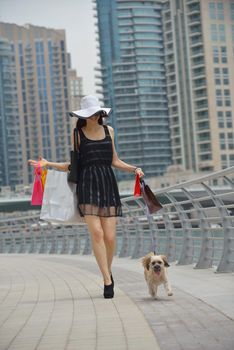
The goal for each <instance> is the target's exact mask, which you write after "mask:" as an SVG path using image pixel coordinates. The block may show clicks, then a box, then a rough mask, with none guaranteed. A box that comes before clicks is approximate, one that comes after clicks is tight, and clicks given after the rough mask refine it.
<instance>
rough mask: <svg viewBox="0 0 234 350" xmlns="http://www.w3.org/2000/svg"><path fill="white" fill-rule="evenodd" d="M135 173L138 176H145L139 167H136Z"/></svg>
mask: <svg viewBox="0 0 234 350" xmlns="http://www.w3.org/2000/svg"><path fill="white" fill-rule="evenodd" d="M135 175H139V177H140V178H141V177H143V176H145V174H144V173H143V171H142V169H141V168H136V170H135Z"/></svg>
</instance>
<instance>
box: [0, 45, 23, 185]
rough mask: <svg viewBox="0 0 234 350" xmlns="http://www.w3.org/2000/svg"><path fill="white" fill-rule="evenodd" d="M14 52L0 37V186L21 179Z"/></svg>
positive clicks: (14, 182) (11, 183)
mask: <svg viewBox="0 0 234 350" xmlns="http://www.w3.org/2000/svg"><path fill="white" fill-rule="evenodd" d="M17 102H18V100H17V83H16V70H15V61H14V53H13V51H12V46H11V44H10V43H9V41H8V40H6V39H4V38H0V186H10V185H12V186H13V185H17V184H20V183H21V182H22V147H21V142H20V125H19V112H18V105H17Z"/></svg>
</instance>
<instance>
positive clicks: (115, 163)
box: [108, 126, 144, 177]
mask: <svg viewBox="0 0 234 350" xmlns="http://www.w3.org/2000/svg"><path fill="white" fill-rule="evenodd" d="M108 129H109V131H110V134H111V138H112V147H113V158H112V166H113V167H115V168H117V169H120V170H124V171H128V172H130V173H135V174H138V175H139V176H140V177H142V176H144V173H143V171H142V170H141V168H138V167H136V166H134V165H130V164H128V163H125V162H123V161H122V160H121V159H119V157H118V154H117V152H116V149H115V143H114V129H113V128H112V127H111V126H108Z"/></svg>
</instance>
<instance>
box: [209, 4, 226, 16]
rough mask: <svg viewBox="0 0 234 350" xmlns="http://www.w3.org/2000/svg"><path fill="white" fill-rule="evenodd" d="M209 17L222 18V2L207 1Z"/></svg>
mask: <svg viewBox="0 0 234 350" xmlns="http://www.w3.org/2000/svg"><path fill="white" fill-rule="evenodd" d="M209 14H210V19H219V20H224V12H223V3H222V2H218V3H214V2H211V3H209Z"/></svg>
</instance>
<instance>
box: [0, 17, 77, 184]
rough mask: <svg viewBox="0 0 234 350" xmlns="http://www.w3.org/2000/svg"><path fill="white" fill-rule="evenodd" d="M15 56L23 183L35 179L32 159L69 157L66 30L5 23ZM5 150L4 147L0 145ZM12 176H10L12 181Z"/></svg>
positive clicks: (2, 29)
mask: <svg viewBox="0 0 234 350" xmlns="http://www.w3.org/2000/svg"><path fill="white" fill-rule="evenodd" d="M0 36H1V37H2V38H6V39H7V40H8V42H9V44H10V46H11V50H12V53H13V55H14V60H15V69H16V82H17V98H18V102H17V104H18V116H19V119H18V120H19V127H20V135H21V148H22V159H21V161H22V166H23V178H22V181H21V182H23V183H24V184H27V183H30V182H32V180H33V173H32V169H30V168H29V166H28V164H27V159H29V158H37V157H38V156H39V155H43V156H44V157H45V158H48V159H51V160H57V161H66V160H68V159H69V151H70V147H69V146H70V145H71V130H70V129H71V127H70V125H71V121H70V119H69V117H68V116H67V112H68V111H69V110H70V102H69V101H70V96H69V86H68V64H67V51H66V38H65V31H64V30H54V29H48V28H44V27H36V26H32V25H25V26H18V25H16V24H10V23H0ZM0 152H2V150H0ZM11 181H12V179H10V182H11Z"/></svg>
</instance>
